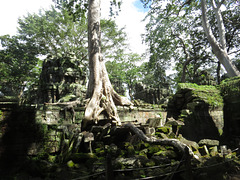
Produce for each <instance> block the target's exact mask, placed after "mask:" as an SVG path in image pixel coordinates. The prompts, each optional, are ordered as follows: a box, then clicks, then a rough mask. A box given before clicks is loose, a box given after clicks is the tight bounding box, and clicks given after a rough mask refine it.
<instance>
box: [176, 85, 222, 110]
mask: <svg viewBox="0 0 240 180" xmlns="http://www.w3.org/2000/svg"><path fill="white" fill-rule="evenodd" d="M184 89H185V90H186V89H189V90H191V96H192V98H194V100H193V102H200V101H203V102H205V103H207V104H209V106H211V107H213V108H215V107H223V98H222V96H221V93H220V90H219V89H218V88H217V87H216V86H207V85H197V84H193V83H179V84H178V91H180V90H184Z"/></svg>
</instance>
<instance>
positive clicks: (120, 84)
mask: <svg viewBox="0 0 240 180" xmlns="http://www.w3.org/2000/svg"><path fill="white" fill-rule="evenodd" d="M113 58H114V60H113V61H108V62H106V68H107V70H108V73H109V78H110V80H111V83H112V84H113V86H114V88H115V90H116V91H117V92H118V93H120V94H122V95H124V93H125V92H126V90H125V89H124V85H127V88H128V89H129V94H130V96H131V95H132V94H133V88H134V85H135V84H136V83H137V81H139V80H140V78H141V67H139V66H137V65H136V64H137V62H139V61H140V60H141V57H140V56H139V55H138V54H124V53H122V54H119V55H118V56H115V57H113Z"/></svg>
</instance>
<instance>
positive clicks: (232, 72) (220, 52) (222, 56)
mask: <svg viewBox="0 0 240 180" xmlns="http://www.w3.org/2000/svg"><path fill="white" fill-rule="evenodd" d="M223 1H224V0H223ZM223 1H221V2H219V1H217V3H216V2H215V0H212V7H213V10H214V13H215V16H216V18H217V24H218V31H219V37H220V43H219V42H217V40H216V38H215V37H214V35H213V33H212V30H211V27H210V24H209V22H208V18H207V5H206V0H201V9H202V24H203V29H204V31H205V33H206V35H207V38H208V41H209V43H210V45H211V47H212V50H213V53H214V54H215V55H216V57H217V59H218V60H219V61H220V63H221V64H222V65H223V66H224V68H225V70H226V71H227V74H228V75H229V76H230V77H233V76H239V75H240V72H239V71H238V70H237V68H236V67H235V65H234V64H233V63H232V61H231V59H230V58H229V56H228V53H227V48H226V39H225V27H224V24H223V19H222V15H221V10H220V7H221V5H222V3H223Z"/></svg>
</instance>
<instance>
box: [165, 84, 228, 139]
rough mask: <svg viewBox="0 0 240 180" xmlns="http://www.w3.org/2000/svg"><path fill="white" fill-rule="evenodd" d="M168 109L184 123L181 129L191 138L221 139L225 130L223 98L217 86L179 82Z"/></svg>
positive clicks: (181, 132)
mask: <svg viewBox="0 0 240 180" xmlns="http://www.w3.org/2000/svg"><path fill="white" fill-rule="evenodd" d="M167 111H168V117H169V118H170V117H172V118H174V119H176V120H179V121H182V122H183V123H184V125H183V126H181V127H180V128H179V133H180V134H182V135H183V137H185V138H187V139H189V140H194V141H197V142H198V141H199V140H201V139H219V138H220V136H221V135H222V133H223V127H224V120H223V98H222V96H221V94H220V90H218V89H217V88H216V87H215V86H198V85H196V84H191V83H180V84H179V85H178V90H177V92H176V93H175V95H173V97H172V98H171V99H170V100H169V103H168V109H167Z"/></svg>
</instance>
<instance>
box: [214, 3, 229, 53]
mask: <svg viewBox="0 0 240 180" xmlns="http://www.w3.org/2000/svg"><path fill="white" fill-rule="evenodd" d="M221 5H222V4H221V2H218V4H217V5H216V2H215V0H212V6H213V10H214V13H215V15H216V17H217V24H218V31H219V36H220V42H221V46H222V49H223V50H226V32H225V27H224V24H223V18H222V14H221V10H220V7H221Z"/></svg>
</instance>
